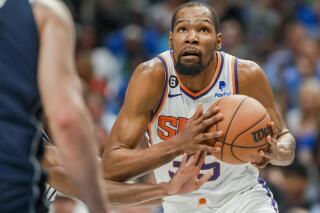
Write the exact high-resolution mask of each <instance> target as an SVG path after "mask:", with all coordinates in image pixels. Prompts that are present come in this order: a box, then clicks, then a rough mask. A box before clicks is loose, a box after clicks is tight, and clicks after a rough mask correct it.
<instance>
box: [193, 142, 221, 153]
mask: <svg viewBox="0 0 320 213" xmlns="http://www.w3.org/2000/svg"><path fill="white" fill-rule="evenodd" d="M197 148H198V150H201V151H205V152H208V153H215V152H216V148H215V147H212V146H208V145H205V144H199V145H198V147H197Z"/></svg>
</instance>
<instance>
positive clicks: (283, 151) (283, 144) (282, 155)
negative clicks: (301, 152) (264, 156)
mask: <svg viewBox="0 0 320 213" xmlns="http://www.w3.org/2000/svg"><path fill="white" fill-rule="evenodd" d="M277 146H278V147H279V148H278V151H277V154H276V157H275V158H273V159H272V160H271V164H273V165H277V166H287V165H290V164H291V163H292V162H293V160H294V157H295V148H296V141H295V139H294V137H293V135H292V134H290V133H287V134H284V135H282V136H280V137H279V138H278V142H277Z"/></svg>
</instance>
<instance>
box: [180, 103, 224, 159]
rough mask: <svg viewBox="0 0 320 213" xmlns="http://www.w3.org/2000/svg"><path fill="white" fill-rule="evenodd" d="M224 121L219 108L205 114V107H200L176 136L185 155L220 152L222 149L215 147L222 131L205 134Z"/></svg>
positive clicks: (211, 109) (210, 109)
mask: <svg viewBox="0 0 320 213" xmlns="http://www.w3.org/2000/svg"><path fill="white" fill-rule="evenodd" d="M222 119H223V116H222V114H221V113H219V107H215V108H209V110H208V111H207V112H206V113H203V105H199V106H198V107H197V110H196V112H195V114H194V115H193V116H192V117H191V118H190V119H189V120H188V122H187V124H186V127H185V128H184V129H183V130H182V132H181V133H179V134H178V135H177V136H175V138H174V140H175V141H176V142H177V143H178V144H179V146H180V147H181V149H182V151H183V153H187V154H194V153H195V152H197V151H207V152H210V153H213V152H218V151H219V149H220V148H217V147H213V146H214V143H215V141H216V139H217V138H219V137H221V136H222V135H223V132H222V131H218V132H205V131H206V130H207V129H208V128H209V127H211V126H212V125H215V124H216V123H218V122H220V121H221V120H222Z"/></svg>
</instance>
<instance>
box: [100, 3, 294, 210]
mask: <svg viewBox="0 0 320 213" xmlns="http://www.w3.org/2000/svg"><path fill="white" fill-rule="evenodd" d="M219 32H220V31H219V23H218V17H217V15H216V13H215V11H214V10H213V9H212V8H211V7H209V6H207V5H205V4H202V3H199V2H196V3H195V2H192V3H187V4H183V5H181V6H179V7H178V8H177V9H176V11H175V13H174V15H173V18H172V26H171V31H170V33H169V46H170V48H171V50H169V51H166V52H163V53H161V54H160V55H159V56H158V57H156V58H154V59H152V60H150V61H147V62H145V63H142V64H141V65H139V66H138V67H137V68H136V70H135V72H134V73H133V76H132V78H131V80H130V83H129V86H128V90H127V93H126V99H125V102H124V106H123V107H122V109H121V112H120V114H119V117H118V119H117V121H116V122H115V125H114V127H113V129H112V131H111V135H110V138H109V140H110V141H109V144H107V147H106V148H105V151H104V154H103V159H102V160H103V166H104V171H105V177H106V178H108V179H110V180H118V181H120V180H126V179H129V178H131V177H134V176H136V175H138V174H140V173H145V172H149V171H152V170H154V171H155V177H156V180H157V182H166V181H168V180H170V178H171V177H173V175H174V173H175V172H176V169H177V167H178V166H179V164H180V162H181V158H182V156H181V154H182V153H194V152H196V151H199V150H207V151H209V152H214V151H217V150H214V149H215V148H214V147H212V146H210V144H209V142H207V141H210V140H211V141H214V139H215V138H216V137H220V136H221V135H222V134H223V133H222V132H214V133H205V132H204V130H205V129H206V127H208V126H210V125H212V124H213V123H216V122H218V121H219V120H220V119H221V118H222V117H223V115H221V113H219V109H218V108H215V109H209V110H208V108H209V107H210V106H211V105H212V104H213V103H214V102H215V101H217V100H218V99H219V98H221V97H223V96H229V95H233V94H244V95H247V96H250V97H253V98H255V99H257V100H258V101H260V102H261V103H262V104H263V105H264V107H265V108H266V109H267V111H268V113H269V114H270V116H271V118H272V120H273V122H274V130H277V132H275V134H273V135H272V136H273V137H271V136H268V137H267V138H266V140H268V142H269V143H270V146H271V147H270V150H269V151H268V152H266V153H265V152H261V153H260V154H261V156H260V160H259V161H258V162H254V163H255V165H256V166H263V165H266V164H267V163H269V162H270V163H272V164H273V165H280V166H285V165H288V164H290V163H291V162H292V160H293V158H294V150H295V140H294V138H293V136H292V135H291V134H290V133H289V131H288V130H287V129H286V126H285V124H284V122H283V119H282V117H281V115H280V114H279V112H278V110H277V109H276V107H275V104H274V100H273V96H272V91H271V89H270V86H269V83H268V81H267V79H266V77H265V75H264V73H263V70H262V69H261V68H260V67H259V66H258V65H257V64H256V63H254V62H252V61H248V60H243V59H238V58H236V57H234V56H232V55H229V54H227V53H224V52H219V51H218V50H219V48H220V46H221V42H222V39H221V33H219ZM145 132H147V135H148V137H149V143H150V148H147V149H143V150H137V149H135V147H136V145H137V143H138V141H140V139H141V137H143V135H144V134H145ZM158 167H159V168H158ZM210 170H211V171H213V176H212V177H211V178H210V180H209V181H208V182H207V183H205V184H204V185H203V186H202V187H201V188H200V189H199V190H198V191H195V192H193V193H189V194H186V195H178V196H170V197H166V198H164V199H163V207H164V211H165V213H176V212H190V213H191V212H192V213H197V212H210V213H212V212H216V213H226V212H228V213H230V212H241V213H254V212H259V213H260V212H261V213H271V212H272V213H273V212H278V209H277V205H276V202H275V201H274V200H273V198H272V193H271V192H270V191H269V189H268V188H267V187H266V184H265V182H264V180H262V179H259V178H258V169H257V168H256V167H255V166H253V165H252V164H242V165H230V164H226V163H223V162H220V161H218V160H217V159H215V158H214V157H213V156H212V155H208V156H207V157H206V160H205V163H204V165H203V166H202V172H206V171H210Z"/></svg>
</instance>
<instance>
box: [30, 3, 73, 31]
mask: <svg viewBox="0 0 320 213" xmlns="http://www.w3.org/2000/svg"><path fill="white" fill-rule="evenodd" d="M33 11H34V13H35V18H36V21H37V24H38V27H39V28H40V29H41V28H42V27H44V26H45V25H46V24H47V23H54V24H55V25H56V26H57V27H64V28H69V29H71V28H73V21H72V17H71V14H70V12H69V10H68V8H67V6H66V5H65V4H64V3H63V1H59V0H35V2H34V6H33Z"/></svg>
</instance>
